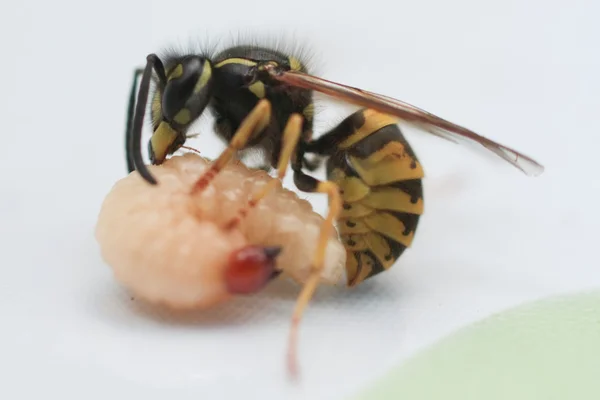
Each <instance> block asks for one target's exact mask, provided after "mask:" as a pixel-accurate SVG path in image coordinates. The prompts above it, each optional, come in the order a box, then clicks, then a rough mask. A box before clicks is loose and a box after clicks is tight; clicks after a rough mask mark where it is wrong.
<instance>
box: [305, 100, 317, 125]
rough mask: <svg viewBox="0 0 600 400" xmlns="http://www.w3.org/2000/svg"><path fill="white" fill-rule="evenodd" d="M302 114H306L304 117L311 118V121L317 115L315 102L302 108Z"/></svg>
mask: <svg viewBox="0 0 600 400" xmlns="http://www.w3.org/2000/svg"><path fill="white" fill-rule="evenodd" d="M302 115H304V118H306V119H307V120H309V121H310V120H312V119H313V118H314V116H315V105H314V103H310V104H309V105H307V106H306V107H304V110H302Z"/></svg>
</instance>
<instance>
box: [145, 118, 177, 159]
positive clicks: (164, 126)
mask: <svg viewBox="0 0 600 400" xmlns="http://www.w3.org/2000/svg"><path fill="white" fill-rule="evenodd" d="M175 139H177V131H176V130H175V129H173V128H172V127H171V125H169V124H168V123H166V122H164V121H163V122H161V123H160V125H159V126H158V128H157V129H156V131H154V134H153V135H152V138H150V145H151V146H152V151H153V152H154V157H155V159H156V160H157V161H159V162H160V161H163V160H164V159H165V158H166V157H167V151H169V148H170V147H171V145H172V144H173V142H174V141H175Z"/></svg>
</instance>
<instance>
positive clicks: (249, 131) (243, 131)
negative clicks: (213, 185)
mask: <svg viewBox="0 0 600 400" xmlns="http://www.w3.org/2000/svg"><path fill="white" fill-rule="evenodd" d="M270 120H271V103H270V102H269V101H268V100H266V99H263V100H260V101H259V102H258V103H257V104H256V106H255V107H254V109H252V111H251V112H250V114H248V116H247V117H246V118H245V119H244V120H243V121H242V124H241V125H240V127H239V128H238V130H237V132H236V133H235V135H234V136H233V138H232V139H231V141H230V142H229V145H228V146H227V148H226V149H225V150H224V151H223V152H222V153H221V155H220V156H219V157H218V158H217V159H216V160H215V161H214V162H213V163H212V165H211V167H210V169H209V170H208V171H206V172H205V173H204V175H203V176H201V177H200V179H198V180H197V181H196V183H195V184H194V187H193V188H192V193H197V192H199V191H201V190H203V189H204V188H206V186H207V185H208V184H209V183H210V181H211V180H212V179H213V178H214V177H215V176H216V175H217V174H218V173H219V171H221V169H223V167H224V166H225V165H226V164H227V163H228V162H229V161H231V159H232V158H233V157H234V156H235V153H236V152H237V151H239V150H242V149H243V148H244V147H245V146H246V143H247V142H248V140H250V138H251V137H252V136H253V135H254V134H256V133H258V132H261V131H262V130H264V129H265V128H266V127H267V125H268V124H269V122H270Z"/></svg>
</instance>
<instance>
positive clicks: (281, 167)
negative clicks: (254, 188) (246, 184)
mask: <svg viewBox="0 0 600 400" xmlns="http://www.w3.org/2000/svg"><path fill="white" fill-rule="evenodd" d="M302 122H303V118H302V116H301V115H300V114H292V116H291V117H290V118H289V119H288V122H287V124H286V126H285V129H284V131H283V146H282V147H281V152H280V155H279V162H278V164H277V179H273V180H271V181H270V182H269V183H267V184H266V185H265V186H264V187H263V188H262V190H260V191H259V192H257V193H254V194H253V195H252V197H251V198H250V200H248V203H247V204H246V206H245V207H243V208H242V209H240V211H239V212H238V214H237V216H235V217H233V218H232V219H231V220H230V221H229V222H228V223H227V225H226V228H227V229H231V228H234V227H235V226H236V225H237V224H239V223H240V221H241V220H242V218H244V217H245V216H246V215H248V212H250V210H251V209H252V208H254V207H255V206H256V205H257V204H258V202H259V201H260V200H262V199H264V198H265V197H266V196H267V195H268V194H269V192H271V190H273V189H275V186H276V185H277V184H278V183H280V182H281V181H282V180H283V178H284V177H285V173H286V171H287V167H288V164H289V163H290V160H291V159H292V155H293V153H294V150H295V149H296V146H297V145H298V141H299V140H300V133H301V132H302Z"/></svg>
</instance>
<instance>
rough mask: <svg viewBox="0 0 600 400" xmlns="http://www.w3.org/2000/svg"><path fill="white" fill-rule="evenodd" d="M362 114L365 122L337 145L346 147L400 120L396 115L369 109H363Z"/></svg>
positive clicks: (342, 147)
mask: <svg viewBox="0 0 600 400" xmlns="http://www.w3.org/2000/svg"><path fill="white" fill-rule="evenodd" d="M363 115H364V117H365V123H364V124H363V125H362V126H361V127H360V128H358V129H356V130H355V131H354V133H353V134H352V135H350V136H349V137H348V138H346V140H344V141H342V142H341V143H340V145H339V147H340V148H341V149H346V148H348V147H350V146H352V145H354V144H355V143H357V142H359V141H360V140H362V139H364V138H366V137H367V136H369V135H371V134H372V133H373V132H376V131H378V130H379V129H381V128H383V127H386V126H388V125H395V124H397V123H398V122H399V121H400V120H399V119H398V118H396V117H392V116H391V115H388V114H383V113H380V112H378V111H375V110H371V109H367V110H364V111H363Z"/></svg>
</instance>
